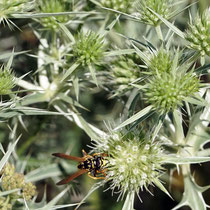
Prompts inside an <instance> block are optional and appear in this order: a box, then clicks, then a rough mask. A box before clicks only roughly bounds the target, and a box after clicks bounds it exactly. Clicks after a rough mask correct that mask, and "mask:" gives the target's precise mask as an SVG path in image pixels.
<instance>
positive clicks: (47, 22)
mask: <svg viewBox="0 0 210 210" xmlns="http://www.w3.org/2000/svg"><path fill="white" fill-rule="evenodd" d="M69 9H70V3H66V2H62V1H60V0H39V1H38V2H37V8H36V10H37V11H38V12H40V13H61V12H66V11H68V10H69ZM68 20H69V16H67V15H60V16H56V17H54V16H51V17H44V18H41V19H39V20H38V21H39V22H40V23H41V24H42V25H43V26H44V27H45V28H47V29H51V30H58V28H59V25H58V22H60V23H66V22H67V21H68Z"/></svg>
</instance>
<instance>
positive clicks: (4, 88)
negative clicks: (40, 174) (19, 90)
mask: <svg viewBox="0 0 210 210" xmlns="http://www.w3.org/2000/svg"><path fill="white" fill-rule="evenodd" d="M14 86H15V78H14V75H13V73H12V71H11V70H10V69H7V68H6V67H3V66H2V67H1V68H0V95H6V94H9V93H11V90H12V88H13V87H14Z"/></svg>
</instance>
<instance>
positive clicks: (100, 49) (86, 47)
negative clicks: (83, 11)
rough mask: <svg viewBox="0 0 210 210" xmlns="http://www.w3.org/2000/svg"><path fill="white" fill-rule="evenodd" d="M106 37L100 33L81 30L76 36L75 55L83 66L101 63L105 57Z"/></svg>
mask: <svg viewBox="0 0 210 210" xmlns="http://www.w3.org/2000/svg"><path fill="white" fill-rule="evenodd" d="M104 52H105V44H104V38H103V37H102V36H100V35H99V34H97V33H95V32H93V31H88V32H86V33H84V32H82V31H81V32H80V33H79V34H78V35H77V36H76V38H75V44H74V45H73V55H74V57H75V59H76V60H77V62H78V63H81V64H82V65H83V66H87V65H90V64H100V63H101V62H102V61H103V59H104Z"/></svg>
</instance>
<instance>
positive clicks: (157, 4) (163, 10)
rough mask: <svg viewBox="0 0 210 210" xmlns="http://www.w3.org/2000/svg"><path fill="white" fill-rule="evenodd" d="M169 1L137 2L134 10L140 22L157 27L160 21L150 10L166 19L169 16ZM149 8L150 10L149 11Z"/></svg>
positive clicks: (144, 0) (147, 0)
mask: <svg viewBox="0 0 210 210" xmlns="http://www.w3.org/2000/svg"><path fill="white" fill-rule="evenodd" d="M171 7H172V5H171V0H137V1H136V8H137V11H138V12H139V14H140V19H141V21H142V22H144V23H146V24H150V25H154V26H157V25H159V23H160V19H159V18H158V17H157V16H156V15H155V14H153V13H152V12H151V11H150V9H152V10H153V11H154V12H156V13H158V14H159V15H161V16H162V17H163V18H165V19H168V18H169V17H170V15H171ZM149 8H150V9H149Z"/></svg>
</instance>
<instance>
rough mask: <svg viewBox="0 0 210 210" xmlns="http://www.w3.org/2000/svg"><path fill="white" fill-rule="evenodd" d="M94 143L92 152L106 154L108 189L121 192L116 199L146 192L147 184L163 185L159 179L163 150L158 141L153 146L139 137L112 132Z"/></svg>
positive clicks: (133, 134)
mask: <svg viewBox="0 0 210 210" xmlns="http://www.w3.org/2000/svg"><path fill="white" fill-rule="evenodd" d="M93 144H94V148H93V149H94V150H95V151H100V152H102V153H105V154H107V157H106V160H107V164H106V170H107V178H106V181H109V184H110V187H109V189H111V190H113V191H115V190H116V191H118V192H120V195H119V197H121V196H122V197H123V196H124V195H125V194H126V193H128V194H129V193H132V192H135V193H137V194H138V193H139V191H140V190H143V189H146V190H148V186H149V185H153V184H156V185H158V186H162V185H161V182H160V180H159V177H160V176H161V175H162V173H163V167H162V164H163V159H164V158H163V149H162V147H161V145H160V144H158V143H157V142H155V143H154V142H153V143H152V142H151V141H150V140H148V139H146V137H145V136H144V135H142V134H140V135H137V134H136V133H133V132H127V133H126V134H125V133H124V132H113V133H112V134H111V135H107V136H105V137H104V138H103V137H102V138H100V139H98V140H94V143H93ZM164 191H165V190H164ZM165 192H166V191H165Z"/></svg>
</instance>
